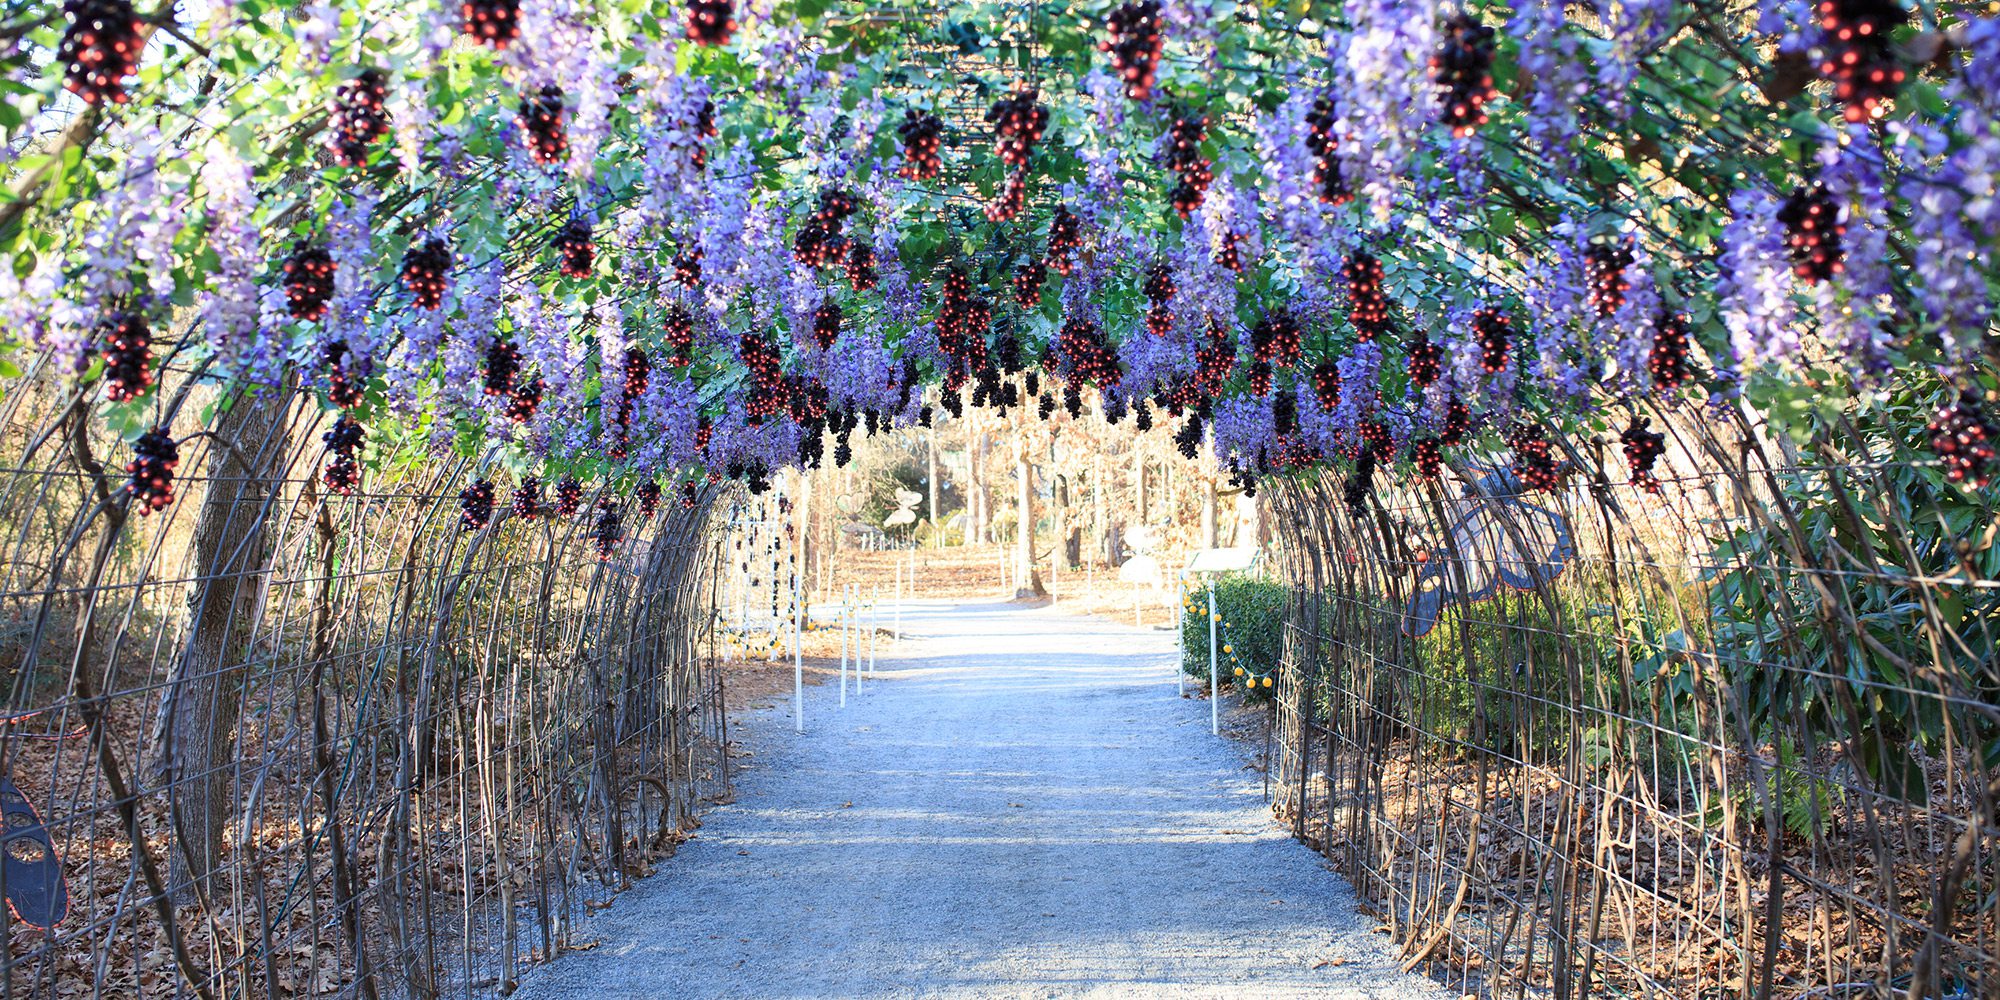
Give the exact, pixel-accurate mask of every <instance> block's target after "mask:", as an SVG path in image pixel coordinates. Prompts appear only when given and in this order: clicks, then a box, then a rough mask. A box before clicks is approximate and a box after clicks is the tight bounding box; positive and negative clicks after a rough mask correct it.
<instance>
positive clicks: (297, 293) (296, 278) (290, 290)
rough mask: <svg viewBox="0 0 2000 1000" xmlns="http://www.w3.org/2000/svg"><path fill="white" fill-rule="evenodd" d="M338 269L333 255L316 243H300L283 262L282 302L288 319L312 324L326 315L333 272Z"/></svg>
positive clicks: (331, 293) (331, 294)
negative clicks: (288, 314)
mask: <svg viewBox="0 0 2000 1000" xmlns="http://www.w3.org/2000/svg"><path fill="white" fill-rule="evenodd" d="M338 267H339V265H337V264H335V263H334V261H333V255H332V254H330V253H327V252H326V248H325V247H323V246H320V245H319V244H317V243H312V242H309V241H307V240H300V241H299V242H298V243H297V244H296V245H295V246H293V247H292V255H291V256H290V257H287V258H285V274H284V285H285V302H286V304H287V305H288V306H289V307H290V308H291V313H292V316H293V317H295V318H297V319H302V320H305V321H306V322H308V323H310V322H315V321H317V320H319V319H320V318H321V317H323V316H325V315H326V306H327V303H328V302H330V301H332V299H333V272H334V271H335V270H336V269H337V268H338Z"/></svg>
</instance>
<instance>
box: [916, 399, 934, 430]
mask: <svg viewBox="0 0 2000 1000" xmlns="http://www.w3.org/2000/svg"><path fill="white" fill-rule="evenodd" d="M931 416H932V411H931V405H930V404H929V403H925V404H924V405H922V406H920V407H918V408H917V426H918V427H929V426H930V425H931Z"/></svg>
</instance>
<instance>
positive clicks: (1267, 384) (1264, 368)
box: [1243, 361, 1274, 399]
mask: <svg viewBox="0 0 2000 1000" xmlns="http://www.w3.org/2000/svg"><path fill="white" fill-rule="evenodd" d="M1243 374H1244V381H1246V382H1247V383H1249V386H1250V395H1252V396H1256V397H1257V398H1259V399H1262V398H1264V397H1265V396H1268V395H1270V394H1271V379H1272V377H1273V374H1274V373H1273V372H1272V370H1271V363H1270V362H1269V361H1253V362H1251V363H1250V367H1249V368H1248V369H1246V370H1245V371H1244V373H1243Z"/></svg>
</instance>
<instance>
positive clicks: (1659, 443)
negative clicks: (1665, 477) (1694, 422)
mask: <svg viewBox="0 0 2000 1000" xmlns="http://www.w3.org/2000/svg"><path fill="white" fill-rule="evenodd" d="M1652 423H1653V420H1652V418H1651V417H1644V416H1634V417H1633V418H1632V423H1631V424H1630V425H1628V426H1627V427H1626V428H1625V430H1624V432H1623V433H1621V434H1619V435H1618V440H1619V442H1620V443H1621V444H1623V445H1624V448H1625V465H1626V467H1627V468H1629V469H1631V470H1632V484H1633V485H1635V486H1637V487H1639V488H1640V489H1642V490H1645V491H1646V492H1648V493H1658V492H1660V481H1659V480H1658V479H1657V478H1654V476H1653V464H1654V463H1655V462H1658V461H1659V460H1660V456H1661V455H1664V454H1666V453H1667V436H1666V435H1665V434H1662V433H1660V432H1659V431H1656V430H1652V429H1651V425H1652Z"/></svg>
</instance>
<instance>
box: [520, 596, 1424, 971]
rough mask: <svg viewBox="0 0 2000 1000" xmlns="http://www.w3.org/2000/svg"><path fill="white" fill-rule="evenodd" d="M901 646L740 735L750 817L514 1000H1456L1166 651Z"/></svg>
mask: <svg viewBox="0 0 2000 1000" xmlns="http://www.w3.org/2000/svg"><path fill="white" fill-rule="evenodd" d="M904 629H905V632H906V633H907V635H906V637H905V641H904V643H903V648H902V650H901V653H900V655H899V656H898V657H896V658H890V657H886V656H881V655H880V654H879V653H878V660H877V669H878V676H879V677H880V678H882V679H881V680H880V681H879V682H877V683H871V684H870V685H869V686H868V687H867V689H866V692H865V693H864V694H863V695H862V696H860V697H859V698H855V697H853V696H852V693H851V692H850V697H849V699H848V707H847V708H846V709H844V710H843V709H839V708H836V707H835V705H836V704H837V698H838V692H837V690H836V688H835V687H834V686H833V685H832V684H830V683H829V684H826V685H824V686H821V687H818V688H811V689H808V690H807V693H806V725H807V732H806V735H804V736H803V737H800V736H795V735H794V734H793V733H792V729H791V719H790V715H789V710H790V705H789V694H787V696H786V698H785V699H782V700H781V703H780V704H778V705H776V706H774V707H772V708H770V709H767V710H764V711H761V712H756V713H753V714H751V715H750V716H748V717H746V718H745V719H743V720H742V723H741V725H740V727H739V728H738V730H737V733H736V735H737V738H738V739H739V741H740V742H741V743H743V744H744V745H745V746H746V747H747V748H748V749H749V750H751V751H752V753H753V754H754V756H752V757H751V758H750V760H748V761H747V765H748V769H747V770H745V771H744V772H742V773H741V774H740V776H739V778H738V785H737V792H738V794H737V799H736V802H735V803H734V804H731V805H727V806H721V807H718V808H716V809H714V810H712V811H711V812H710V813H709V814H708V816H707V818H706V820H705V822H704V825H703V827H702V829H701V830H700V832H699V836H698V837H697V838H696V839H695V840H693V841H691V842H690V843H688V844H686V845H684V846H683V847H682V848H681V850H680V852H679V854H678V855H676V856H675V857H674V858H673V859H672V860H670V861H668V862H666V863H664V864H662V865H661V867H660V870H659V872H658V873H657V874H655V875H654V876H652V877H651V878H648V879H646V880H644V881H642V882H641V883H639V885H638V886H637V887H636V888H634V889H633V890H632V891H630V892H628V893H625V894H624V895H622V896H620V897H619V898H618V899H617V901H616V903H615V904H614V905H613V906H612V907H611V908H610V909H608V910H606V911H604V912H602V913H600V914H598V915H597V916H596V917H594V918H593V919H592V920H591V922H590V923H589V925H588V926H587V927H586V928H584V929H583V931H582V933H581V934H580V935H579V937H580V938H581V939H585V940H589V939H596V940H597V941H598V942H599V944H598V945H597V946H596V947H595V948H593V949H591V950H588V951H583V952H578V953H573V954H569V955H565V956H563V957H562V958H560V959H558V960H557V961H556V962H554V963H553V964H551V965H547V966H544V967H542V968H540V969H537V970H535V971H534V972H533V973H531V974H530V975H528V976H527V977H525V979H524V981H523V984H522V987H521V990H520V992H519V993H518V994H517V995H518V996H521V997H527V998H551V1000H554V998H577V1000H583V998H589V1000H606V998H612V997H644V998H649V1000H682V998H691V997H784V998H800V1000H804V998H828V997H897V998H904V997H925V998H973V997H981V998H984V997H1010V998H1012V997H1022V998H1026V997H1036V998H1044V997H1231V998H1243V997H1332V998H1343V1000H1368V998H1380V1000H1392V998H1395V1000H1400V998H1411V1000H1415V998H1427V1000H1429V998H1438V997H1444V996H1446V994H1445V993H1444V992H1443V991H1442V990H1441V989H1440V988H1438V987H1436V986H1434V985H1433V984H1432V983H1431V982H1430V981H1428V980H1425V979H1422V978H1420V977H1417V976H1411V975H1403V974H1400V973H1398V972H1397V971H1396V969H1395V962H1394V960H1393V957H1392V955H1391V954H1390V953H1389V951H1388V949H1387V948H1386V946H1385V943H1384V940H1385V939H1384V938H1383V937H1382V936H1381V935H1378V934H1375V933H1373V930H1372V929H1373V927H1374V926H1375V921H1373V920H1371V919H1369V918H1367V917H1364V916H1361V915H1359V914H1357V913H1356V912H1355V910H1354V899H1353V895H1352V893H1351V892H1350V890H1349V889H1348V888H1347V886H1346V884H1345V883H1343V882H1342V881H1341V880H1340V879H1339V878H1338V877H1337V876H1335V875H1334V874H1332V873H1331V872H1329V871H1328V870H1327V869H1326V867H1325V865H1324V864H1323V863H1322V862H1321V860H1320V859H1319V858H1318V856H1317V855H1315V854H1313V853H1312V852H1311V851H1310V850H1308V849H1306V848H1305V847H1304V846H1302V845H1300V844H1298V843H1296V842H1294V841H1292V840H1291V839H1290V838H1289V837H1288V836H1287V835H1286V834H1284V833H1283V832H1282V831H1280V830H1279V829H1278V828H1277V827H1276V826H1275V825H1274V824H1273V823H1272V822H1271V820H1270V813H1269V812H1268V811H1267V810H1266V809H1265V806H1264V802H1263V797H1262V794H1261V787H1262V786H1261V783H1260V779H1259V777H1258V775H1257V773H1256V772H1255V771H1251V770H1246V769H1244V768H1243V766H1242V764H1241V762H1240V760H1239V758H1238V755H1237V754H1236V752H1235V750H1233V749H1232V748H1231V747H1229V746H1227V745H1225V744H1224V743H1223V742H1222V741H1220V740H1218V739H1216V738H1214V737H1211V736H1210V735H1209V734H1208V709H1207V706H1206V705H1204V704H1203V703H1202V702H1200V701H1198V700H1192V699H1191V700H1186V701H1183V700H1181V699H1179V698H1177V697H1175V695H1174V681H1173V673H1172V668H1171V661H1172V653H1173V638H1172V634H1171V633H1169V632H1164V631H1154V630H1147V631H1141V630H1139V629H1136V628H1130V627H1125V626H1119V625H1113V624H1109V623H1106V622H1103V621H1098V620H1092V619H1084V618H1078V617H1072V616H1067V615H1060V614H1054V613H1051V612H1047V611H1039V610H1028V609H1021V608H1016V607H1010V606H1008V605H1004V604H986V605H945V604H932V605H926V606H923V607H921V608H915V609H913V610H909V611H906V612H905V615H904ZM914 635H921V636H923V637H924V638H921V639H915V638H911V636H914ZM886 646H887V643H886V642H885V643H884V644H883V648H884V649H885V650H886Z"/></svg>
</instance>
